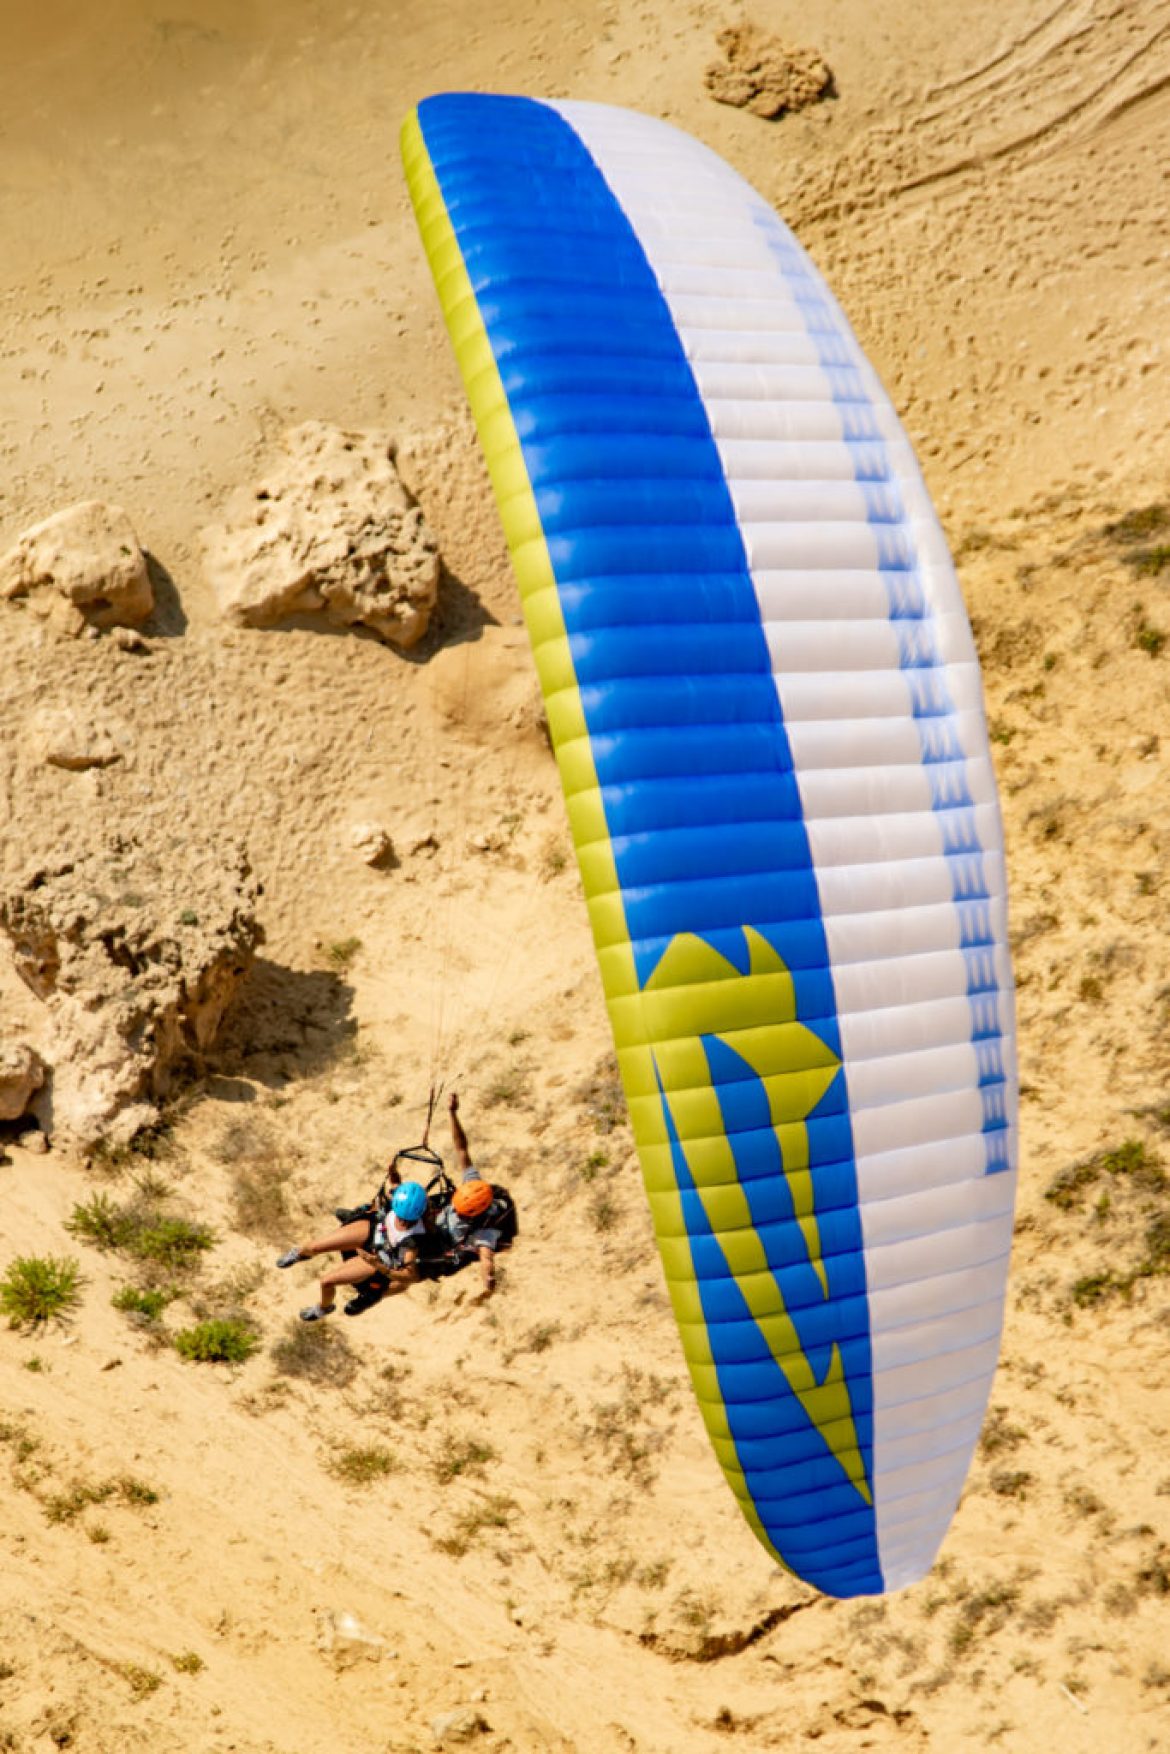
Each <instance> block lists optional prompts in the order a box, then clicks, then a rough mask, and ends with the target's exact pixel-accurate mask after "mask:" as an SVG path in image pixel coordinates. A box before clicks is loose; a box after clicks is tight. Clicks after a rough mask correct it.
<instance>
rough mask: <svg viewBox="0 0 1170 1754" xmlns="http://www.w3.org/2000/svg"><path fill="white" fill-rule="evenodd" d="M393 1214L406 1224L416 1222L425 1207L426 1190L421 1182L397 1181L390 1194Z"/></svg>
mask: <svg viewBox="0 0 1170 1754" xmlns="http://www.w3.org/2000/svg"><path fill="white" fill-rule="evenodd" d="M390 1204H391V1206H392V1207H393V1209H394V1216H395V1217H396V1218H401V1219H402V1220H403V1222H404V1223H406V1224H417V1222H418V1220H419V1219H420V1218H421V1217H422V1215H423V1213H424V1212H425V1211H426V1209H427V1190H426V1189H425V1188H424V1187H423V1185H422V1183H421V1182H399V1184H398V1186H397V1187H396V1188H395V1190H394V1192H393V1193H392V1194H391V1196H390Z"/></svg>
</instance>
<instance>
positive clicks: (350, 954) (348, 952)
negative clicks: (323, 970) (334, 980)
mask: <svg viewBox="0 0 1170 1754" xmlns="http://www.w3.org/2000/svg"><path fill="white" fill-rule="evenodd" d="M361 947H362V941H361V939H360V938H336V939H334V941H333V943H332V944H329V945H327V946H326V949H325V960H326V961H327V962H328V964H329V966H330V968H335V969H336V970H337V972H338V973H339V974H344V973H345V971H346V970H347V969H349V968H350V967H352V965H353V959H354V957H355V956H356V955H357V953H358V951H359V950H360V949H361Z"/></svg>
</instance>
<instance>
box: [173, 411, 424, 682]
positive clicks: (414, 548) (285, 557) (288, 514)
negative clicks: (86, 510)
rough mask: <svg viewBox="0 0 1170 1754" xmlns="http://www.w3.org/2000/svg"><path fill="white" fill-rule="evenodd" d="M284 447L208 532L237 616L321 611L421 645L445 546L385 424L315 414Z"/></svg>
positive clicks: (268, 622)
mask: <svg viewBox="0 0 1170 1754" xmlns="http://www.w3.org/2000/svg"><path fill="white" fill-rule="evenodd" d="M282 442H283V446H284V457H283V458H282V459H281V460H280V461H279V462H278V463H276V464H275V465H274V467H273V468H272V469H271V470H270V471H269V473H268V474H267V476H266V477H265V478H264V480H263V481H261V482H260V483H259V484H258V485H257V486H256V487H255V488H252V489H248V490H241V491H239V492H237V493H235V494H233V496H232V498H231V499H230V500H229V502H228V505H227V510H226V516H225V519H224V521H223V523H221V524H215V525H211V526H209V527H208V528H207V529H205V530H204V532H203V546H204V570H205V571H206V573H207V576H208V578H209V580H210V582H211V584H212V586H213V587H214V589H215V593H216V596H217V598H218V599H219V605H220V608H221V610H222V612H223V613H224V615H225V616H227V617H228V618H229V620H232V621H236V622H240V623H242V624H243V625H244V626H246V627H272V626H274V625H275V624H276V623H277V622H279V621H283V620H285V619H286V618H287V617H289V616H291V615H303V614H313V613H323V614H325V615H326V616H327V617H328V619H329V620H330V621H333V622H337V623H340V625H341V626H343V627H352V626H354V625H355V624H359V623H360V624H361V625H362V626H364V627H369V628H371V629H372V630H373V631H374V632H375V633H376V634H378V635H379V636H380V638H382V639H384V640H386V641H388V642H389V644H391V645H394V646H400V647H402V648H404V649H405V648H407V647H410V646H413V645H416V644H417V643H418V641H419V640H420V639H421V638H422V636H423V634H424V633H425V632H426V630H427V624H428V621H429V619H430V614H431V610H432V609H433V608H434V605H435V600H436V597H437V595H438V589H439V547H438V543H437V542H436V540H435V538H434V536H433V535H432V534H431V531H430V530H429V529H428V527H427V524H426V521H425V520H424V518H423V515H422V512H421V510H420V509H419V507H418V505H417V504H416V502H415V501H414V499H413V498H412V497H411V495H410V494H409V493H408V491H407V489H406V488H405V486H404V485H403V483H402V481H401V479H400V477H399V474H398V470H397V468H396V467H395V462H394V454H395V452H394V444H393V441H392V440H391V439H390V437H389V435H388V434H386V433H376V432H364V433H361V432H342V431H340V430H339V429H338V428H337V427H333V426H327V425H325V424H324V423H323V422H322V421H318V420H310V421H306V422H305V424H304V425H303V426H298V427H294V428H293V429H292V430H291V431H290V432H287V433H286V434H285V435H284V439H283V441H282Z"/></svg>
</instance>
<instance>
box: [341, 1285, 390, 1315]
mask: <svg viewBox="0 0 1170 1754" xmlns="http://www.w3.org/2000/svg"><path fill="white" fill-rule="evenodd" d="M383 1296H384V1293H383V1292H381V1291H359V1292H358V1294H357V1296H356V1297H351V1298H350V1300H349V1302H348V1303H347V1304H346V1306H345V1314H346V1315H361V1313H362V1311H363V1310H367V1309H373V1307H374V1305H375V1304H376V1303H381V1301H382V1298H383Z"/></svg>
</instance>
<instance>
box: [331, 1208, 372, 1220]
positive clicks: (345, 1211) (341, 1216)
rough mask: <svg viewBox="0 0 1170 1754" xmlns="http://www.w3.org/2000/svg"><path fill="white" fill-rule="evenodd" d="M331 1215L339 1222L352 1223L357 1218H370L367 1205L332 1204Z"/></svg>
mask: <svg viewBox="0 0 1170 1754" xmlns="http://www.w3.org/2000/svg"><path fill="white" fill-rule="evenodd" d="M333 1216H334V1217H335V1218H336V1220H337V1222H338V1223H339V1224H354V1223H356V1222H357V1220H358V1219H359V1218H372V1217H373V1213H372V1212H371V1210H370V1208H369V1207H368V1206H334V1208H333Z"/></svg>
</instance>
